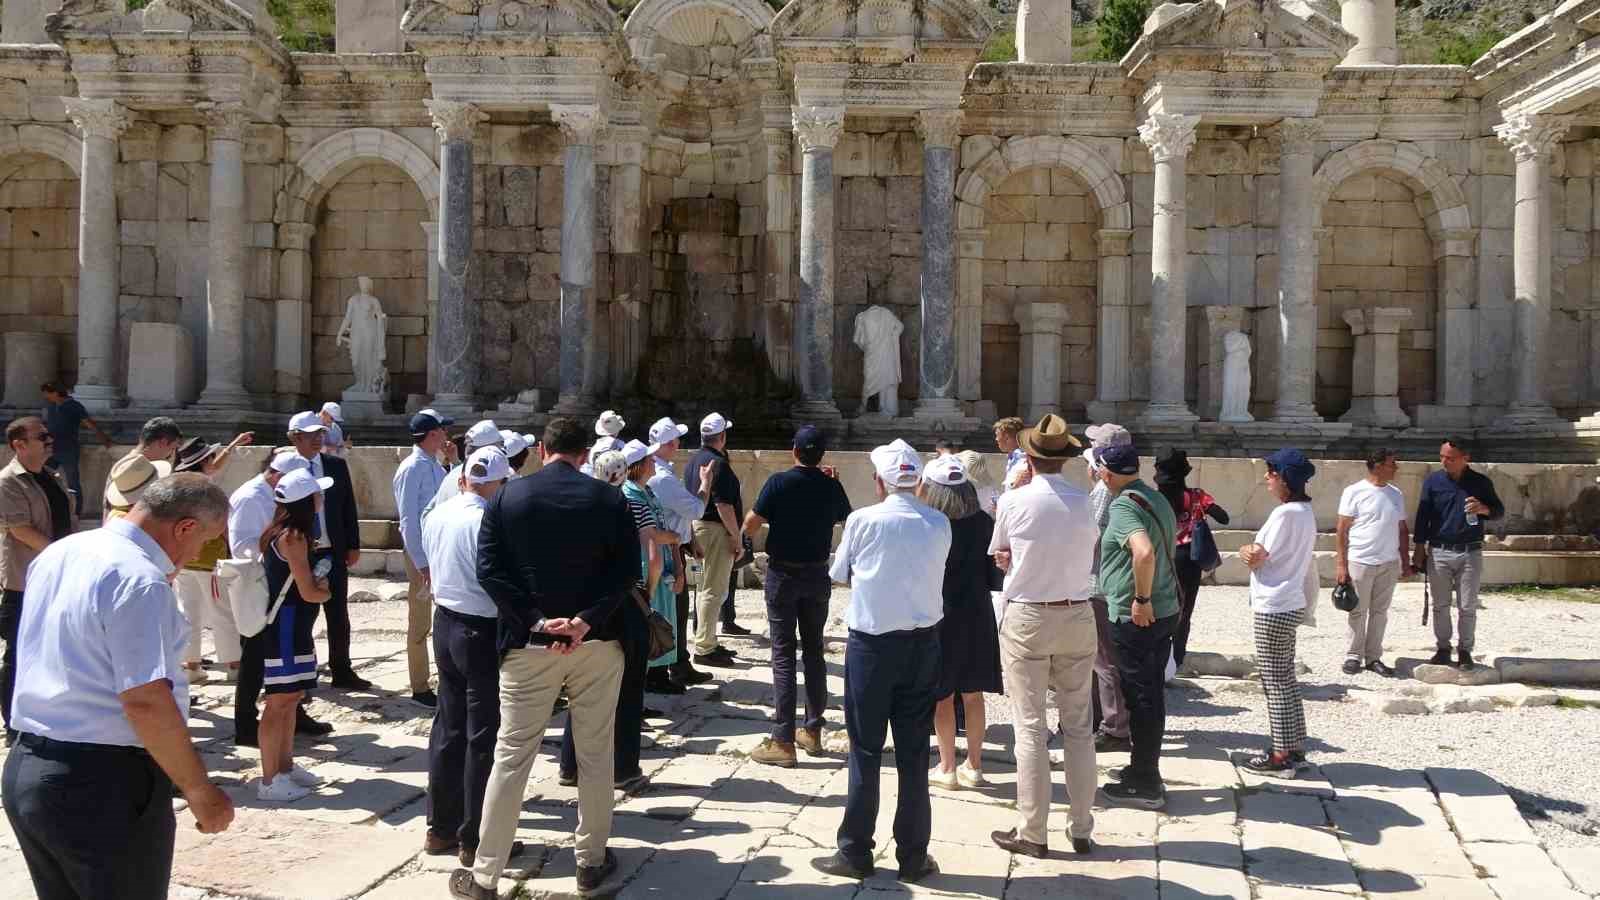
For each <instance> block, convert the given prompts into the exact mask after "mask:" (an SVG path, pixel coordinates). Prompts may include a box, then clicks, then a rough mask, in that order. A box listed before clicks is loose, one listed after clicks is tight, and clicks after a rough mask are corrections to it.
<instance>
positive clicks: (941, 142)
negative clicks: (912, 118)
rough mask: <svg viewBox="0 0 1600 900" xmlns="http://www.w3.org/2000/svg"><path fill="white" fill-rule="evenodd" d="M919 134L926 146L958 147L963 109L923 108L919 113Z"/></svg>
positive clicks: (923, 144)
mask: <svg viewBox="0 0 1600 900" xmlns="http://www.w3.org/2000/svg"><path fill="white" fill-rule="evenodd" d="M917 134H920V135H922V146H924V147H948V148H954V147H956V146H957V145H959V144H960V143H961V110H959V109H924V110H922V111H921V112H919V113H917Z"/></svg>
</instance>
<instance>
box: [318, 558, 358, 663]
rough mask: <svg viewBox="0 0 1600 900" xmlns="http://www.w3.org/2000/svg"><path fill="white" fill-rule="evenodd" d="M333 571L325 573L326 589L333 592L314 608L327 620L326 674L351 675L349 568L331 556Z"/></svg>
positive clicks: (342, 561) (341, 560)
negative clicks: (326, 578)
mask: <svg viewBox="0 0 1600 900" xmlns="http://www.w3.org/2000/svg"><path fill="white" fill-rule="evenodd" d="M331 558H332V559H333V571H332V572H329V573H328V589H329V590H330V591H332V592H333V596H331V597H329V598H328V600H327V602H326V603H321V604H318V605H317V609H320V610H322V614H323V615H324V616H327V617H328V672H329V673H330V674H332V675H334V676H339V675H351V674H354V673H355V669H354V668H352V667H351V665H350V568H349V567H348V566H346V565H345V562H344V557H343V556H342V555H340V554H338V553H334V554H333V555H332V557H331Z"/></svg>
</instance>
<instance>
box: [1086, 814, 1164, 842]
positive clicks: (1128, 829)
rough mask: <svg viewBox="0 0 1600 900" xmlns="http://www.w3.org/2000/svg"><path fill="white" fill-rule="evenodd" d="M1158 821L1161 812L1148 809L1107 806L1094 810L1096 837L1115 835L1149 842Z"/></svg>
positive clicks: (1154, 836) (1151, 839)
mask: <svg viewBox="0 0 1600 900" xmlns="http://www.w3.org/2000/svg"><path fill="white" fill-rule="evenodd" d="M1160 823H1161V814H1160V813H1158V812H1154V811H1151V810H1148V809H1132V808H1129V807H1126V806H1109V807H1106V808H1104V809H1099V808H1097V809H1096V810H1095V811H1094V831H1095V836H1096V837H1100V836H1102V835H1105V836H1107V837H1109V836H1111V835H1115V836H1117V837H1121V838H1124V839H1131V840H1134V841H1143V842H1145V843H1149V842H1151V841H1154V840H1155V839H1156V829H1157V827H1159V825H1160Z"/></svg>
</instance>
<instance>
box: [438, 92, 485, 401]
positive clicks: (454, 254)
mask: <svg viewBox="0 0 1600 900" xmlns="http://www.w3.org/2000/svg"><path fill="white" fill-rule="evenodd" d="M426 102H427V104H428V112H429V113H430V114H432V116H433V127H434V130H436V131H438V132H439V182H440V183H439V256H438V263H439V303H438V310H437V313H436V315H435V319H434V326H435V330H434V333H433V334H431V335H429V336H428V365H429V368H430V371H429V373H428V374H429V378H428V381H429V383H430V384H432V385H433V388H434V396H433V407H434V408H435V409H437V410H439V411H440V412H443V413H447V414H448V413H471V412H473V411H474V410H475V407H477V405H478V403H477V390H478V381H477V377H476V376H477V371H478V367H479V366H480V365H482V360H481V358H480V355H479V353H478V345H479V336H478V317H477V316H476V315H474V314H473V313H474V310H473V308H472V304H471V300H470V299H469V298H468V297H467V274H468V270H469V267H470V266H471V265H472V131H473V128H474V127H475V126H476V125H477V124H478V123H479V122H481V121H483V120H484V119H487V118H488V116H486V115H484V113H483V112H482V111H481V110H479V109H478V107H476V106H474V105H473V104H471V103H457V102H454V101H450V100H429V101H426Z"/></svg>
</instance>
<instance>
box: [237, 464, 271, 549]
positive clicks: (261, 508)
mask: <svg viewBox="0 0 1600 900" xmlns="http://www.w3.org/2000/svg"><path fill="white" fill-rule="evenodd" d="M277 511H278V501H277V500H275V499H274V498H273V496H272V487H271V486H270V485H268V484H267V476H265V475H257V476H256V477H254V478H252V479H250V480H249V481H246V482H245V483H244V484H242V485H240V486H239V489H238V490H236V491H234V492H233V494H232V495H231V496H229V497H228V550H229V552H231V553H232V554H233V558H234V559H244V558H245V557H246V556H249V557H259V556H261V535H262V533H263V532H265V531H266V530H267V526H268V525H271V524H272V516H273V514H274V513H276V512H277Z"/></svg>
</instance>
